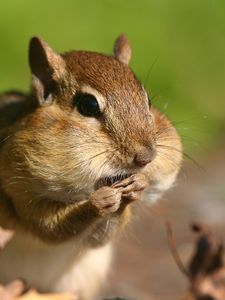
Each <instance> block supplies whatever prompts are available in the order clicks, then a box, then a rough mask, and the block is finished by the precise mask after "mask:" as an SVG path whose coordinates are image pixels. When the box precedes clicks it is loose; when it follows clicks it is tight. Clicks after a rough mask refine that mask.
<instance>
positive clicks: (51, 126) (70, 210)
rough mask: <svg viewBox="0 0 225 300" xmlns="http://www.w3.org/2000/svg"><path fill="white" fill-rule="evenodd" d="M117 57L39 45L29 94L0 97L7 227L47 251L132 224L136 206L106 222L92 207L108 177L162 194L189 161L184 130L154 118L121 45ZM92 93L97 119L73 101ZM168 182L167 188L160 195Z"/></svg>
mask: <svg viewBox="0 0 225 300" xmlns="http://www.w3.org/2000/svg"><path fill="white" fill-rule="evenodd" d="M39 48H40V49H39ZM120 48H121V49H122V50H120ZM116 49H117V53H116V56H117V57H116V58H115V57H113V56H106V55H103V54H98V53H92V52H83V51H72V52H68V53H65V54H63V55H61V56H60V55H58V54H56V53H55V52H54V51H53V50H52V49H51V48H50V47H48V46H47V45H46V44H45V43H44V42H42V41H40V40H38V39H37V38H35V39H34V40H33V42H32V45H31V53H30V65H31V69H32V71H33V85H32V91H31V94H30V95H22V94H17V93H11V94H3V95H1V96H0V113H1V121H0V125H1V128H0V138H1V142H0V216H1V218H0V225H1V226H4V227H8V228H13V229H16V230H19V231H26V232H29V233H31V234H32V235H34V236H37V237H38V238H40V239H41V240H43V241H45V242H49V243H63V242H64V241H66V240H69V239H72V238H81V239H82V240H84V243H87V244H90V245H92V246H93V247H95V246H99V245H101V244H104V243H106V241H108V240H110V239H111V237H112V235H113V234H115V233H116V232H117V231H118V230H119V229H120V228H121V226H123V224H124V223H125V222H126V220H127V219H129V218H130V216H129V217H128V215H130V213H129V210H130V205H128V204H129V202H130V201H127V205H123V206H121V208H118V209H117V211H114V212H112V213H108V214H107V215H101V214H100V213H99V211H98V209H97V208H96V206H95V205H94V204H93V203H94V202H91V201H90V199H92V198H91V197H92V196H91V195H92V193H94V192H95V184H96V182H97V181H98V180H99V179H100V178H101V177H108V176H113V175H115V174H118V173H124V172H128V173H143V174H144V175H145V178H146V180H147V182H148V188H147V189H148V190H150V191H151V189H154V187H155V186H157V189H159V192H160V190H163V189H166V188H168V187H169V185H171V184H172V182H173V181H174V179H175V177H176V174H177V172H178V170H179V168H180V163H181V144H180V139H179V137H178V135H177V132H176V130H175V129H174V127H173V126H172V125H171V123H170V122H169V121H168V120H167V118H166V117H165V116H164V115H162V114H161V113H159V112H158V110H157V109H155V108H152V109H151V110H150V111H149V107H148V99H147V96H146V93H145V91H144V89H143V87H142V85H141V83H140V82H139V81H138V80H137V78H136V77H135V75H134V73H133V72H132V70H131V69H130V68H129V67H128V66H127V65H126V64H125V63H122V62H120V61H119V59H118V57H120V55H119V54H120V53H118V51H124V49H123V47H119V46H118V47H117V48H116ZM121 55H122V54H121ZM33 56H34V57H33ZM37 58H38V59H39V61H40V62H41V63H40V65H37V63H36V59H37ZM42 66H43V68H42ZM85 87H89V88H91V89H94V91H97V92H98V93H100V94H101V95H102V97H103V98H104V100H103V102H104V104H103V106H104V112H103V113H102V116H101V117H100V118H99V119H95V118H88V117H85V116H82V115H81V114H79V112H78V111H77V110H76V108H75V106H74V95H75V94H76V93H77V92H79V91H82V89H83V88H85ZM2 116H3V117H2ZM149 153H151V154H152V153H154V155H152V156H151V157H155V159H154V160H153V161H152V162H151V163H149V164H147V165H146V166H144V167H140V166H137V165H135V164H134V162H133V158H134V157H135V155H138V156H139V159H141V160H144V161H146V160H147V159H149V157H150V154H149ZM152 159H153V158H152ZM168 178H169V180H170V178H172V179H171V183H170V184H169V185H168V187H165V188H164V187H161V185H163V184H164V182H166V181H167V180H168ZM137 195H138V196H137ZM121 197H122V196H121ZM127 197H128V198H130V199H136V198H138V197H139V192H137V190H134V191H132V192H129V195H128V196H127ZM132 197H133V198H132ZM124 199H125V198H123V197H122V200H123V201H125V200H124ZM124 203H125V202H124ZM106 224H108V225H109V226H108V225H107V230H105V228H106Z"/></svg>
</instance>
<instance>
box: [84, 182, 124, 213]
mask: <svg viewBox="0 0 225 300" xmlns="http://www.w3.org/2000/svg"><path fill="white" fill-rule="evenodd" d="M121 197H122V193H121V191H120V190H119V189H117V188H113V187H109V186H103V187H101V188H100V189H98V190H97V191H95V192H94V193H92V194H91V197H90V201H91V203H92V205H93V206H94V207H95V208H96V209H97V211H98V214H100V215H101V216H105V215H108V214H111V213H114V212H116V211H117V210H118V209H119V207H120V203H121Z"/></svg>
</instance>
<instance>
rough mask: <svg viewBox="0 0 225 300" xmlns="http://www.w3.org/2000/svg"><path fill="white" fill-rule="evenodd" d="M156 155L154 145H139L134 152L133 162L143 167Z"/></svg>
mask: <svg viewBox="0 0 225 300" xmlns="http://www.w3.org/2000/svg"><path fill="white" fill-rule="evenodd" d="M155 157H156V149H155V147H153V146H151V147H143V146H142V147H140V148H138V149H137V151H136V153H135V154H134V159H133V164H134V165H135V166H137V167H144V166H146V165H147V164H148V163H150V162H152V161H153V160H154V158H155Z"/></svg>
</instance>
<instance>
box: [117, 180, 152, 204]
mask: <svg viewBox="0 0 225 300" xmlns="http://www.w3.org/2000/svg"><path fill="white" fill-rule="evenodd" d="M147 185H148V182H147V180H146V177H145V175H143V174H134V175H131V176H130V177H128V178H126V179H124V180H122V181H121V182H117V183H115V184H113V187H115V188H117V189H119V190H120V191H121V193H122V199H124V200H126V203H129V202H133V201H137V200H139V199H140V198H141V195H142V192H143V190H144V189H145V188H146V187H147Z"/></svg>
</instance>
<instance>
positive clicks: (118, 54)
mask: <svg viewBox="0 0 225 300" xmlns="http://www.w3.org/2000/svg"><path fill="white" fill-rule="evenodd" d="M131 53H132V51H131V46H130V42H129V40H128V38H127V36H126V35H125V34H121V35H119V36H118V38H117V39H116V41H115V44H114V56H115V58H116V59H118V60H119V61H120V62H122V63H124V64H125V65H128V64H129V62H130V59H131Z"/></svg>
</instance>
